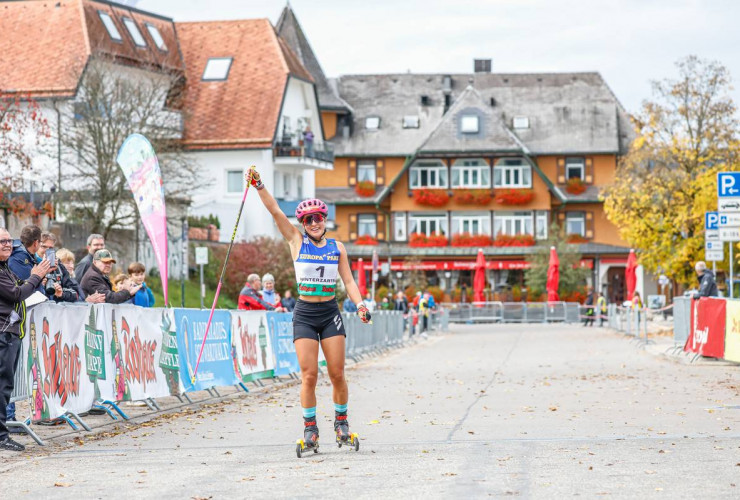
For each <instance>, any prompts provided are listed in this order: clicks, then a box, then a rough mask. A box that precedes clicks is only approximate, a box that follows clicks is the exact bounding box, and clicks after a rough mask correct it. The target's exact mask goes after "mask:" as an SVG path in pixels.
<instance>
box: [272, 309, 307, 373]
mask: <svg viewBox="0 0 740 500" xmlns="http://www.w3.org/2000/svg"><path fill="white" fill-rule="evenodd" d="M265 316H266V317H267V324H268V329H269V331H270V337H271V340H272V346H273V349H274V353H275V375H278V376H279V375H287V374H289V373H297V372H299V371H300V369H301V367H300V366H299V365H298V358H297V357H296V354H295V345H293V314H292V313H276V312H268V313H266V314H265Z"/></svg>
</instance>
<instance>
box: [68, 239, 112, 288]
mask: <svg viewBox="0 0 740 500" xmlns="http://www.w3.org/2000/svg"><path fill="white" fill-rule="evenodd" d="M103 248H105V238H103V235H102V234H94V233H93V234H91V235H90V236H88V237H87V255H85V256H84V257H83V258H82V260H81V261H80V262H79V264H77V267H76V268H75V277H76V279H77V281H79V282H80V283H82V278H84V277H85V274H87V270H88V269H90V266H91V265H92V261H93V255H95V252H97V251H98V250H102V249H103Z"/></svg>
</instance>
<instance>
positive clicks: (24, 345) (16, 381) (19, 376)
mask: <svg viewBox="0 0 740 500" xmlns="http://www.w3.org/2000/svg"><path fill="white" fill-rule="evenodd" d="M28 349H29V342H28V339H24V341H23V342H21V350H20V352H19V353H18V360H17V362H16V364H15V365H16V370H15V376H14V377H13V392H12V393H11V394H10V402H11V403H15V402H17V401H25V400H28V399H30V398H31V388H30V387H29V386H28V377H27V372H26V370H24V369H23V366H24V364H25V363H26V360H27V359H28ZM39 390H41V388H39ZM18 417H19V415H18V414H16V418H17V420H16V421H15V422H12V421H9V422H6V425H7V426H8V428H10V427H19V428H21V429H23V431H24V432H25V433H26V434H28V435H29V436H31V438H32V439H33V440H34V441H36V443H38V445H39V446H46V443H44V442H43V441H42V440H41V438H39V437H38V435H37V434H36V433H35V432H33V430H31V428H30V427H29V425H30V424H31V419H30V418H18Z"/></svg>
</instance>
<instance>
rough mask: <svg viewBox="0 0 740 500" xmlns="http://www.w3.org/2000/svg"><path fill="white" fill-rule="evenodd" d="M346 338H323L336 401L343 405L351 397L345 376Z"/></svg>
mask: <svg viewBox="0 0 740 500" xmlns="http://www.w3.org/2000/svg"><path fill="white" fill-rule="evenodd" d="M344 340H345V339H344V335H334V336H332V337H329V338H325V339H322V340H321V350H323V351H324V357H326V369H327V370H328V371H329V379H330V380H331V385H332V389H333V391H332V394H333V397H334V403H335V404H342V405H346V404H347V399H348V397H349V391H348V389H347V380H346V379H345V378H344V352H345V351H344V349H345V347H344V344H345V342H344ZM314 401H315V399H314Z"/></svg>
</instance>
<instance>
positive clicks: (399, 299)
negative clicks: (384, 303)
mask: <svg viewBox="0 0 740 500" xmlns="http://www.w3.org/2000/svg"><path fill="white" fill-rule="evenodd" d="M393 310H394V311H401V312H402V313H403V314H408V312H409V301H408V300H407V299H406V295H404V293H403V292H398V293H397V294H396V300H395V301H394V302H393Z"/></svg>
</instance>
